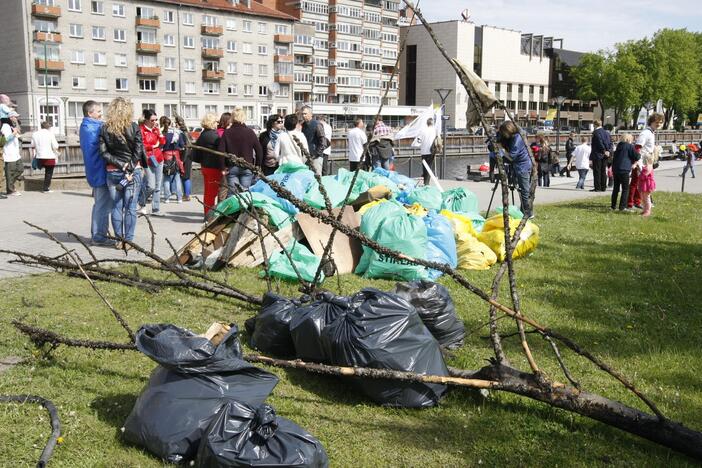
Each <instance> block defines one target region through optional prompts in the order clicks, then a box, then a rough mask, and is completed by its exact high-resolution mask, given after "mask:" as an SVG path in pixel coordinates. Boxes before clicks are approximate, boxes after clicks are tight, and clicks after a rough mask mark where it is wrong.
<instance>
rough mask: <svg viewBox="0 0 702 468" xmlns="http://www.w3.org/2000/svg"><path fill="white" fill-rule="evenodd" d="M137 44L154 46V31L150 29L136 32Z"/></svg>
mask: <svg viewBox="0 0 702 468" xmlns="http://www.w3.org/2000/svg"><path fill="white" fill-rule="evenodd" d="M137 42H143V43H145V44H156V31H154V30H151V29H141V30H137Z"/></svg>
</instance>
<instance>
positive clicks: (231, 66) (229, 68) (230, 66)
mask: <svg viewBox="0 0 702 468" xmlns="http://www.w3.org/2000/svg"><path fill="white" fill-rule="evenodd" d="M227 73H229V74H230V75H236V62H229V63H227Z"/></svg>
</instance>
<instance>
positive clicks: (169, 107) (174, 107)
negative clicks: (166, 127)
mask: <svg viewBox="0 0 702 468" xmlns="http://www.w3.org/2000/svg"><path fill="white" fill-rule="evenodd" d="M177 113H178V104H164V105H163V115H165V116H166V117H173V116H175V115H176V114H177Z"/></svg>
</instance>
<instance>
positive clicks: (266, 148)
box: [258, 114, 283, 175]
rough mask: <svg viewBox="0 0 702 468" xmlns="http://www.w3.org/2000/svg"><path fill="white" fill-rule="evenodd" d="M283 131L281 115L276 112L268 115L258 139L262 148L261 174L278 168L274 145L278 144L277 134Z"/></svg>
mask: <svg viewBox="0 0 702 468" xmlns="http://www.w3.org/2000/svg"><path fill="white" fill-rule="evenodd" d="M282 131H283V117H281V116H280V115H278V114H273V115H270V116H268V120H267V121H266V131H265V132H261V134H260V135H259V136H258V141H259V143H261V149H262V150H263V174H264V175H271V174H273V173H274V172H275V170H276V169H278V158H277V157H276V155H275V147H276V146H277V144H278V136H280V134H281V132H282Z"/></svg>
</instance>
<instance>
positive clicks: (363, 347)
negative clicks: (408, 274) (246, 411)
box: [246, 281, 465, 408]
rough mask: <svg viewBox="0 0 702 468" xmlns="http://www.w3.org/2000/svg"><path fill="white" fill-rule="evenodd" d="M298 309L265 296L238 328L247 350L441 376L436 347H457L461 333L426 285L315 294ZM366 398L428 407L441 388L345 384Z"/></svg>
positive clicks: (446, 299) (447, 303)
mask: <svg viewBox="0 0 702 468" xmlns="http://www.w3.org/2000/svg"><path fill="white" fill-rule="evenodd" d="M307 299H308V300H307V302H306V303H302V302H300V301H295V300H291V299H287V298H284V297H281V296H278V295H276V294H273V293H268V294H266V296H265V297H264V301H263V306H262V307H261V310H260V312H259V314H258V315H256V316H255V317H253V318H252V319H249V320H248V321H247V324H246V328H247V331H248V334H249V344H250V345H251V347H253V348H255V349H258V350H259V351H262V352H264V353H267V354H272V355H275V356H277V357H285V358H290V357H295V358H298V359H301V360H303V361H309V362H318V363H325V364H330V365H335V366H342V367H369V368H376V369H387V370H395V371H406V372H413V373H417V374H427V375H439V376H447V375H448V369H447V368H446V365H445V363H444V360H443V356H442V354H441V347H442V346H443V347H446V348H449V349H454V348H456V347H459V346H461V345H462V344H463V340H464V338H465V327H464V325H463V322H462V321H461V320H460V319H459V318H458V316H457V315H456V310H455V307H454V304H453V301H452V300H451V297H450V295H449V293H448V291H447V290H446V288H445V287H444V286H442V285H440V284H437V283H432V282H430V281H416V282H410V283H399V284H397V285H396V287H395V289H394V290H393V291H389V292H384V291H380V290H377V289H373V288H366V289H362V290H361V291H359V292H358V293H356V294H354V295H352V296H349V297H343V296H335V295H333V294H331V293H321V294H319V295H318V296H317V297H316V298H315V299H314V300H312V299H311V298H307ZM352 381H353V384H354V385H355V386H356V387H357V389H358V390H359V391H360V392H361V393H363V394H364V395H366V396H367V397H368V398H370V399H371V400H373V401H375V402H377V403H379V404H381V405H384V406H392V407H403V408H425V407H431V406H434V405H436V404H437V403H438V402H439V400H440V399H441V397H442V396H443V395H444V394H445V393H446V391H447V387H446V386H445V385H439V384H428V383H421V382H400V381H392V380H384V379H366V380H362V381H361V380H359V379H352Z"/></svg>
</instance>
